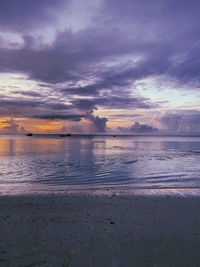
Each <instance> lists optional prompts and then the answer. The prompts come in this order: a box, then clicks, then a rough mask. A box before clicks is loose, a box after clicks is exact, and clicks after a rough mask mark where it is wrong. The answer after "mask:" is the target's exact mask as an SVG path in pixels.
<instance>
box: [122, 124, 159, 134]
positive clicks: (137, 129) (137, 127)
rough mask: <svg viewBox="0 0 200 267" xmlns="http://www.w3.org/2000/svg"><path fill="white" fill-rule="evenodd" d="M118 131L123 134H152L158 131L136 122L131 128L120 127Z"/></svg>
mask: <svg viewBox="0 0 200 267" xmlns="http://www.w3.org/2000/svg"><path fill="white" fill-rule="evenodd" d="M118 129H119V130H120V131H121V132H123V133H150V132H155V131H157V130H158V129H157V128H155V127H153V126H150V125H147V124H140V123H139V122H135V123H134V124H133V125H132V126H131V127H118Z"/></svg>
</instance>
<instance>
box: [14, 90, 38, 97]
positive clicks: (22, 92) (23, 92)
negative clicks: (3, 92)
mask: <svg viewBox="0 0 200 267" xmlns="http://www.w3.org/2000/svg"><path fill="white" fill-rule="evenodd" d="M12 93H13V94H19V95H23V96H32V97H42V94H40V93H37V92H28V91H12Z"/></svg>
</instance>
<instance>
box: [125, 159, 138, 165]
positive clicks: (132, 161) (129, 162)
mask: <svg viewBox="0 0 200 267" xmlns="http://www.w3.org/2000/svg"><path fill="white" fill-rule="evenodd" d="M137 161H138V160H137V159H135V160H130V161H125V162H123V164H133V163H135V162H137Z"/></svg>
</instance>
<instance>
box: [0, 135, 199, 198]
mask: <svg viewBox="0 0 200 267" xmlns="http://www.w3.org/2000/svg"><path fill="white" fill-rule="evenodd" d="M199 162H200V137H175V136H174V137H173V136H170V137H164V136H162V137H158V136H154V137H152V136H128V137H127V136H126V137H125V136H117V137H116V138H113V137H112V136H71V137H66V138H62V137H59V136H56V135H49V136H48V135H43V136H41V135H34V136H32V137H27V136H9V135H7V136H0V192H1V194H13V193H19V192H22V193H30V192H36V193H37V192H40V191H44V192H45V191H46V192H52V191H53V192H59V191H62V190H64V189H90V188H103V189H108V188H111V189H112V188H123V189H179V188H187V189H194V188H200V164H199Z"/></svg>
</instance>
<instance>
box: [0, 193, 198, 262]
mask: <svg viewBox="0 0 200 267" xmlns="http://www.w3.org/2000/svg"><path fill="white" fill-rule="evenodd" d="M199 200H200V199H199V198H198V197H181V196H118V195H116V194H113V195H110V196H101V195H94V196H93V195H64V194H63V195H53V194H52V195H40V196H39V195H32V196H31V195H30V196H1V197H0V207H1V208H0V229H1V230H0V231H1V234H0V236H1V237H0V266H13V267H15V266H16V267H17V266H27V267H28V266H58V267H59V266H85V267H87V266H98V267H101V266H105V267H107V266H108V267H109V266H126V267H129V266H131V267H132V266H137V267H138V266H200V202H199Z"/></svg>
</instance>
